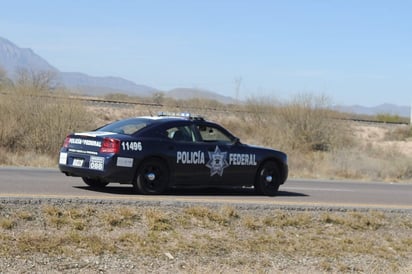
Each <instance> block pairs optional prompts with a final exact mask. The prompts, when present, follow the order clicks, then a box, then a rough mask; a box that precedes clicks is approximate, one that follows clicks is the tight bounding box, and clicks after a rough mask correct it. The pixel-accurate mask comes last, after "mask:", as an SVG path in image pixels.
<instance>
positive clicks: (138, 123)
mask: <svg viewBox="0 0 412 274" xmlns="http://www.w3.org/2000/svg"><path fill="white" fill-rule="evenodd" d="M151 123H152V121H151V120H150V119H145V118H135V119H127V120H121V121H117V122H114V123H111V124H108V125H106V126H103V127H101V128H99V129H97V131H108V132H115V133H119V134H126V135H133V134H135V133H136V132H138V131H139V130H141V129H143V128H145V127H147V126H148V125H149V124H151Z"/></svg>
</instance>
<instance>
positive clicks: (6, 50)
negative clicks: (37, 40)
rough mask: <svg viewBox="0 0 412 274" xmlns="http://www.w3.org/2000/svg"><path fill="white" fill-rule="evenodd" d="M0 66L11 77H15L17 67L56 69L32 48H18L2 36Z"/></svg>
mask: <svg viewBox="0 0 412 274" xmlns="http://www.w3.org/2000/svg"><path fill="white" fill-rule="evenodd" d="M0 66H1V67H2V68H3V69H5V70H6V71H7V72H8V76H9V77H10V78H12V79H14V78H15V76H16V75H15V74H16V72H17V71H18V70H19V69H31V70H33V71H53V72H57V71H58V70H57V69H56V68H55V67H53V66H52V65H50V64H49V63H48V62H47V61H46V60H44V59H43V58H41V57H40V56H39V55H37V54H35V53H34V52H33V50H31V49H25V48H19V47H17V46H16V45H15V44H13V43H12V42H10V41H9V40H7V39H4V38H2V37H0Z"/></svg>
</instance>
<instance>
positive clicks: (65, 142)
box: [63, 136, 70, 148]
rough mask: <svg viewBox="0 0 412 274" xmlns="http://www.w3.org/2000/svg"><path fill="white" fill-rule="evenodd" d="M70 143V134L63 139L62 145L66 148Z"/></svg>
mask: <svg viewBox="0 0 412 274" xmlns="http://www.w3.org/2000/svg"><path fill="white" fill-rule="evenodd" d="M69 143H70V136H67V137H66V139H64V143H63V147H65V148H68V147H69Z"/></svg>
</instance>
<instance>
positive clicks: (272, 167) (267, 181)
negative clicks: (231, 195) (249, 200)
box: [255, 161, 280, 196]
mask: <svg viewBox="0 0 412 274" xmlns="http://www.w3.org/2000/svg"><path fill="white" fill-rule="evenodd" d="M279 180H280V172H279V167H278V165H277V164H276V162H274V161H268V162H266V163H264V164H263V165H262V166H261V167H260V168H259V171H258V173H257V175H256V179H255V190H256V192H257V193H259V194H264V195H267V196H276V194H277V193H278V190H279V185H280V181H279Z"/></svg>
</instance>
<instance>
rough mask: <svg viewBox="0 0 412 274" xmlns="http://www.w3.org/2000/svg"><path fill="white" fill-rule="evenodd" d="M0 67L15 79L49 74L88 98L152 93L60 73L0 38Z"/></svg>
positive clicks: (114, 79) (108, 79) (120, 81)
mask: <svg viewBox="0 0 412 274" xmlns="http://www.w3.org/2000/svg"><path fill="white" fill-rule="evenodd" d="M0 66H1V67H2V68H3V69H4V70H6V71H7V75H8V77H9V78H11V79H15V78H16V76H17V72H18V71H19V70H20V69H25V70H28V71H34V72H36V71H43V72H44V71H50V72H53V73H54V74H55V75H56V78H57V79H56V81H57V83H58V84H61V85H63V86H65V87H67V88H69V89H74V90H76V91H79V92H81V93H84V94H88V95H102V94H107V93H125V94H127V95H135V96H142V97H144V96H151V95H152V94H153V93H154V92H155V91H156V89H154V88H151V87H148V86H144V85H137V84H135V83H133V82H132V81H129V80H125V79H123V78H120V77H94V76H89V75H87V74H84V73H79V72H61V71H59V70H58V69H57V68H55V67H54V66H52V65H50V64H49V63H48V62H47V61H46V60H45V59H43V58H42V57H40V56H39V55H37V54H36V53H35V52H34V51H33V50H32V49H25V48H20V47H18V46H16V45H15V44H13V43H12V42H10V41H9V40H7V39H4V38H1V37H0Z"/></svg>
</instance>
